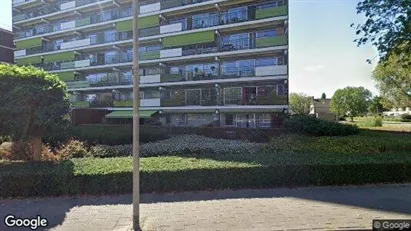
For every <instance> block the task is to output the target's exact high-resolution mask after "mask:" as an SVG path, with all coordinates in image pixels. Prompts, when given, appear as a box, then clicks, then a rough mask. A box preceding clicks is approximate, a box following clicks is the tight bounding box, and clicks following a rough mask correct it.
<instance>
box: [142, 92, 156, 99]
mask: <svg viewBox="0 0 411 231" xmlns="http://www.w3.org/2000/svg"><path fill="white" fill-rule="evenodd" d="M156 98H160V92H159V91H145V92H144V99H156Z"/></svg>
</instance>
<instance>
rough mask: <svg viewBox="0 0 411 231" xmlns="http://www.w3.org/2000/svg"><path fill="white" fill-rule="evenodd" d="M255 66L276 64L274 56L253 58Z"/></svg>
mask: <svg viewBox="0 0 411 231" xmlns="http://www.w3.org/2000/svg"><path fill="white" fill-rule="evenodd" d="M255 63H256V66H257V67H265V66H274V65H276V64H277V59H276V58H271V57H270V58H263V59H257V60H255Z"/></svg>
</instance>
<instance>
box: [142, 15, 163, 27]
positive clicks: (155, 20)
mask: <svg viewBox="0 0 411 231" xmlns="http://www.w3.org/2000/svg"><path fill="white" fill-rule="evenodd" d="M159 25H160V18H159V17H158V15H153V16H148V17H143V18H139V19H138V28H139V29H144V28H149V27H155V26H159Z"/></svg>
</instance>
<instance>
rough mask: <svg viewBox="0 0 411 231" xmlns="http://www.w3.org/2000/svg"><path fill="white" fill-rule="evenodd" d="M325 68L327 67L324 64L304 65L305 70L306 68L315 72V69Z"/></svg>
mask: <svg viewBox="0 0 411 231" xmlns="http://www.w3.org/2000/svg"><path fill="white" fill-rule="evenodd" d="M323 68H325V66H324V65H313V66H306V67H304V70H305V71H308V72H315V71H319V70H321V69H323Z"/></svg>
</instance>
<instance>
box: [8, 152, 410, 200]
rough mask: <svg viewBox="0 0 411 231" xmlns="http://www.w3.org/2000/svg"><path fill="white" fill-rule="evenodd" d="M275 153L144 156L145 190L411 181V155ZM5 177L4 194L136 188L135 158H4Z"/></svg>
mask: <svg viewBox="0 0 411 231" xmlns="http://www.w3.org/2000/svg"><path fill="white" fill-rule="evenodd" d="M273 156H274V157H275V155H273V154H271V155H269V154H267V155H265V156H260V157H257V158H256V157H250V158H252V159H254V161H248V160H247V159H243V160H241V158H243V157H241V158H237V159H236V160H235V161H234V159H235V158H234V156H230V158H232V159H233V160H232V161H217V160H210V159H208V158H212V156H211V157H207V159H201V158H180V157H152V158H142V159H141V175H140V176H141V180H140V186H141V192H142V193H150V192H170V191H183V190H184V191H185V190H208V189H239V188H264V187H275V186H310V185H346V184H366V183H388V182H397V183H400V182H410V181H411V158H410V155H394V154H392V156H391V157H384V156H385V155H380V156H378V154H375V155H369V156H367V158H362V159H360V160H358V161H356V160H355V156H351V157H352V158H350V159H347V155H342V156H333V158H327V157H321V156H320V157H317V156H313V157H314V158H309V157H310V156H309V155H306V156H304V155H301V156H291V157H289V158H288V159H287V158H285V156H282V157H281V158H283V161H279V160H280V159H279V158H273ZM376 156H377V157H376ZM216 157H217V158H218V157H221V156H216ZM226 157H227V156H226ZM330 157H331V156H330ZM244 158H247V156H244ZM265 158H266V159H265ZM270 158H271V159H270ZM267 160H271V161H267ZM0 182H1V186H2V187H1V188H2V190H0V197H17V196H60V195H84V194H87V195H90V194H92V195H102V194H122V193H131V192H132V158H129V157H123V158H106V159H100V158H85V159H75V160H69V161H65V162H61V163H59V164H53V163H50V162H32V163H23V162H13V163H5V162H3V163H2V162H0Z"/></svg>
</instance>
